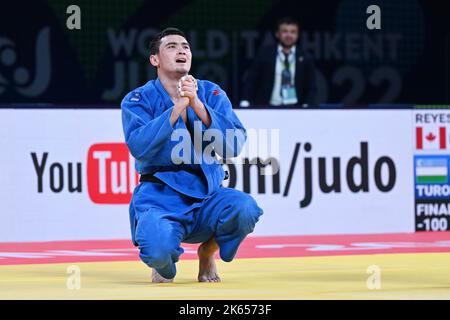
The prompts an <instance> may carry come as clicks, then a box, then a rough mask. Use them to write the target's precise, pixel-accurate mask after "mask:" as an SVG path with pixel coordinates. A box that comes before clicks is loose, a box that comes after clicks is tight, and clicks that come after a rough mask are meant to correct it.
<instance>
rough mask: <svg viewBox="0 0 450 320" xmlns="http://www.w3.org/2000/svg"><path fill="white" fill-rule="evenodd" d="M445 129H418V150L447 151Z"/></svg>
mask: <svg viewBox="0 0 450 320" xmlns="http://www.w3.org/2000/svg"><path fill="white" fill-rule="evenodd" d="M446 148H447V139H446V128H445V127H434V128H433V127H426V128H423V127H416V149H418V150H422V149H438V150H442V149H446Z"/></svg>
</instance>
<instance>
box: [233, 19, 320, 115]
mask: <svg viewBox="0 0 450 320" xmlns="http://www.w3.org/2000/svg"><path fill="white" fill-rule="evenodd" d="M299 29H300V28H299V24H298V22H297V21H296V20H294V19H292V18H288V17H285V18H282V19H281V20H279V21H278V23H277V29H276V32H275V37H276V39H277V40H278V43H277V44H276V45H272V46H265V47H263V48H261V49H260V51H259V53H258V55H257V56H256V58H255V60H254V61H253V63H252V65H251V67H250V69H249V70H248V71H247V74H246V76H245V78H244V86H243V94H242V100H241V102H240V106H241V107H248V106H251V105H271V106H302V107H308V106H312V105H315V104H316V92H317V89H316V79H315V66H314V61H313V58H312V56H311V55H309V54H307V53H306V52H303V51H302V50H301V49H300V47H299V46H297V41H298V38H299V33H300V30H299Z"/></svg>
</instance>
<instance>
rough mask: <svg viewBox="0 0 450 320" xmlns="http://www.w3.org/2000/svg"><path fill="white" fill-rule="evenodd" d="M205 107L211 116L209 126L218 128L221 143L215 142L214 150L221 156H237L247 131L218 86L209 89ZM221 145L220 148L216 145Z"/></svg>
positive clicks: (227, 157)
mask: <svg viewBox="0 0 450 320" xmlns="http://www.w3.org/2000/svg"><path fill="white" fill-rule="evenodd" d="M204 105H205V108H206V109H207V110H208V113H209V115H210V117H211V125H210V126H209V128H206V126H203V129H207V130H208V129H216V130H219V131H220V133H221V137H222V143H218V144H216V147H215V148H214V150H215V151H216V152H217V153H218V154H219V155H220V156H221V157H222V158H223V159H229V158H233V157H237V156H238V155H239V154H240V153H241V150H242V148H243V146H244V144H245V141H246V140H247V131H246V129H245V128H244V126H243V125H242V123H241V121H240V120H239V118H238V117H237V116H236V114H235V112H234V111H233V107H232V105H231V102H230V99H228V97H227V94H226V93H225V91H223V90H222V89H221V88H220V87H219V86H216V87H215V88H213V90H210V92H209V93H208V94H207V97H206V103H204ZM220 145H221V146H222V148H220V147H217V146H220Z"/></svg>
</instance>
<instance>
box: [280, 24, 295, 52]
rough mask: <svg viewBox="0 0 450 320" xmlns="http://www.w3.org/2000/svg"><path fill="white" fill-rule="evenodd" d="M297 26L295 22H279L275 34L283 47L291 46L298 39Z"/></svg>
mask: <svg viewBox="0 0 450 320" xmlns="http://www.w3.org/2000/svg"><path fill="white" fill-rule="evenodd" d="M298 33H299V31H298V27H297V25H295V24H285V23H283V24H281V25H280V26H279V28H278V31H277V33H276V34H275V36H276V38H277V39H278V41H280V44H281V45H282V46H283V47H288V48H290V47H292V46H293V45H295V44H296V43H297V40H298Z"/></svg>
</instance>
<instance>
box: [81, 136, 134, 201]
mask: <svg viewBox="0 0 450 320" xmlns="http://www.w3.org/2000/svg"><path fill="white" fill-rule="evenodd" d="M134 163H135V162H134V158H133V157H132V156H131V155H130V153H129V151H128V147H127V145H126V144H124V143H99V144H94V145H92V146H91V147H90V148H89V150H88V156H87V177H88V181H87V186H88V193H89V198H90V199H91V200H92V201H93V202H94V203H98V204H125V203H130V201H131V196H132V194H133V190H134V188H135V187H136V185H137V184H138V181H139V176H138V174H137V172H136V170H135V168H134Z"/></svg>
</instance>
